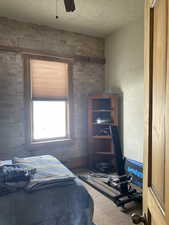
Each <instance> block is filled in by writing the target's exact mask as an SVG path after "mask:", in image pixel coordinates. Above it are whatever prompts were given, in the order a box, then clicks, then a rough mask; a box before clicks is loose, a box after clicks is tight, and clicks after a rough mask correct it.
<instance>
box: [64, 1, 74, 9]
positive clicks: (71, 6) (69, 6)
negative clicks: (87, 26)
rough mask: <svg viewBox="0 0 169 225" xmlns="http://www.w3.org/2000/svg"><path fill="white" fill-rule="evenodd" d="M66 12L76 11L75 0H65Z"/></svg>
mask: <svg viewBox="0 0 169 225" xmlns="http://www.w3.org/2000/svg"><path fill="white" fill-rule="evenodd" d="M64 3H65V9H66V12H74V11H75V9H76V8H75V2H74V0H64Z"/></svg>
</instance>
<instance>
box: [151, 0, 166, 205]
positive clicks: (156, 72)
mask: <svg viewBox="0 0 169 225" xmlns="http://www.w3.org/2000/svg"><path fill="white" fill-rule="evenodd" d="M166 2H167V0H160V1H159V3H158V5H157V6H156V7H155V8H154V9H151V10H154V12H153V16H152V17H151V19H152V20H153V26H152V27H151V29H153V31H152V32H153V46H152V48H153V49H152V50H153V70H152V73H153V74H152V76H153V77H152V82H153V85H152V89H153V90H152V92H153V93H152V107H153V108H152V168H151V172H152V176H151V177H152V180H151V183H152V185H151V186H152V189H153V191H154V193H155V194H156V197H157V198H158V200H159V201H160V203H161V205H163V206H164V200H165V196H164V183H165V179H164V178H165V170H164V166H165V160H164V156H165V134H164V128H165V95H166V46H167V45H166V24H167V23H166Z"/></svg>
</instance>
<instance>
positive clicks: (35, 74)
mask: <svg viewBox="0 0 169 225" xmlns="http://www.w3.org/2000/svg"><path fill="white" fill-rule="evenodd" d="M30 72H31V81H32V98H33V99H65V98H67V97H68V64H67V63H63V62H55V61H46V60H38V59H31V60H30Z"/></svg>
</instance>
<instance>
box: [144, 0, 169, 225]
mask: <svg viewBox="0 0 169 225" xmlns="http://www.w3.org/2000/svg"><path fill="white" fill-rule="evenodd" d="M168 1H169V0H156V1H153V0H146V1H145V155H144V164H145V168H144V175H145V176H144V202H143V203H144V213H145V214H146V215H147V221H149V224H150V225H169V219H168V216H169V194H168V192H169V181H168V180H169V165H168V164H169V153H168V151H169V145H168V144H169V143H168V142H169V141H168V140H169V137H168V134H169V126H168V122H169V120H168V117H169V116H168V115H169V90H168V89H169V85H168V83H169V82H168V66H167V60H168V50H167V47H168ZM154 3H156V4H154ZM152 4H153V7H152ZM154 6H155V7H154ZM167 190H168V191H167Z"/></svg>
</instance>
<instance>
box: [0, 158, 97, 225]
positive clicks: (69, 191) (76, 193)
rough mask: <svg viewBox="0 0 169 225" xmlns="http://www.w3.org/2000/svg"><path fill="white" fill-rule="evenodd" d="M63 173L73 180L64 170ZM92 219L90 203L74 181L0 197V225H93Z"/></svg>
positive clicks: (80, 186) (91, 201)
mask: <svg viewBox="0 0 169 225" xmlns="http://www.w3.org/2000/svg"><path fill="white" fill-rule="evenodd" d="M57 161H58V160H57ZM58 163H59V168H60V170H62V169H63V170H64V171H65V166H64V165H63V164H62V163H61V162H59V161H58ZM66 173H67V174H68V173H70V175H71V176H72V177H74V174H72V173H71V171H70V170H68V169H67V168H66ZM31 187H32V186H31ZM92 218H93V200H92V198H91V196H90V195H89V193H88V192H87V190H86V189H85V188H84V186H83V185H82V183H81V181H80V180H79V179H78V178H77V177H74V178H73V182H71V183H70V182H69V184H66V182H65V183H62V185H54V186H51V187H46V186H45V188H40V190H38V189H34V190H33V191H31V192H26V191H25V190H21V191H19V192H15V193H10V194H9V195H6V196H2V197H0V224H1V225H92V224H93V223H92Z"/></svg>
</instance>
